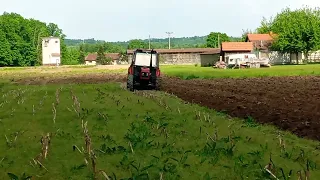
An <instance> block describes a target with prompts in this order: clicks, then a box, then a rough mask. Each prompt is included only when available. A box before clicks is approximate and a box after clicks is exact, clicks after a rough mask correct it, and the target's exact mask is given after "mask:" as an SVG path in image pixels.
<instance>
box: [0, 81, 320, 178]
mask: <svg viewBox="0 0 320 180" xmlns="http://www.w3.org/2000/svg"><path fill="white" fill-rule="evenodd" d="M0 92H1V96H0V132H1V134H2V140H1V141H0V179H7V177H8V175H7V173H12V174H11V176H20V175H22V174H23V173H26V175H30V176H34V177H36V178H40V179H84V178H89V179H92V178H93V177H94V176H96V177H99V178H101V177H103V174H104V173H105V174H107V175H109V176H110V179H121V178H136V179H160V178H161V177H162V178H163V179H273V178H272V176H271V175H270V174H269V173H267V172H266V170H264V168H265V166H266V165H267V164H269V163H270V164H271V165H270V167H271V166H272V168H270V169H271V171H272V172H273V173H274V174H275V175H276V176H277V177H278V178H280V179H284V177H286V178H285V179H289V178H288V176H289V174H290V173H291V174H292V175H291V179H297V172H298V171H302V174H304V172H303V170H306V171H307V169H308V171H309V173H310V176H311V178H312V177H313V178H316V177H320V171H319V170H318V169H317V165H318V164H319V163H320V157H319V156H318V155H319V150H317V149H318V143H317V142H313V141H309V140H304V139H299V138H297V137H295V136H294V135H291V134H289V133H285V132H279V131H278V130H276V129H275V128H273V127H266V126H260V125H257V124H256V123H255V122H254V121H253V120H252V119H248V120H244V121H242V120H237V119H230V118H228V116H226V115H224V114H221V113H217V112H214V111H212V110H209V109H206V108H203V107H200V106H197V105H191V104H185V103H184V102H182V101H180V100H179V99H177V98H175V97H171V96H169V95H166V94H163V93H159V92H157V93H152V94H150V93H142V92H140V93H139V94H134V93H130V92H128V91H126V90H123V89H121V88H120V86H119V85H118V84H100V85H45V86H15V85H9V84H3V85H2V86H0ZM86 125H87V126H86ZM47 133H49V135H50V143H48V144H47V143H46V142H47V141H46V139H45V136H46V135H47ZM279 133H280V135H281V136H278V135H279ZM41 138H44V139H43V141H42V143H41V141H40V139H41ZM86 143H87V144H86ZM47 145H48V154H47V158H44V155H45V154H46V153H45V152H46V150H45V147H46V146H47ZM42 147H44V148H43V149H42ZM91 150H92V151H91ZM89 152H91V153H90V154H89ZM40 154H41V155H40ZM41 156H42V157H41ZM39 163H41V164H42V166H40V165H39Z"/></svg>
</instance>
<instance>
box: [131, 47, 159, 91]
mask: <svg viewBox="0 0 320 180" xmlns="http://www.w3.org/2000/svg"><path fill="white" fill-rule="evenodd" d="M159 81H160V68H159V54H158V53H157V52H156V51H154V50H141V49H137V50H135V51H134V53H133V57H132V61H131V64H130V67H129V68H128V77H127V89H129V90H130V91H134V89H136V88H147V87H151V88H153V89H159V88H160V87H159V86H160V82H159Z"/></svg>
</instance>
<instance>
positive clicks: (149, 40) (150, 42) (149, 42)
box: [149, 35, 151, 49]
mask: <svg viewBox="0 0 320 180" xmlns="http://www.w3.org/2000/svg"><path fill="white" fill-rule="evenodd" d="M149 49H151V41H150V35H149Z"/></svg>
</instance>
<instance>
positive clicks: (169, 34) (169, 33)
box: [166, 32, 173, 49]
mask: <svg viewBox="0 0 320 180" xmlns="http://www.w3.org/2000/svg"><path fill="white" fill-rule="evenodd" d="M166 33H167V34H168V38H169V49H170V48H171V47H170V37H171V34H173V32H166Z"/></svg>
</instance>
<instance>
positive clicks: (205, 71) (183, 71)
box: [162, 64, 320, 79]
mask: <svg viewBox="0 0 320 180" xmlns="http://www.w3.org/2000/svg"><path fill="white" fill-rule="evenodd" d="M162 71H163V72H164V73H165V74H167V75H169V76H177V77H180V78H183V79H194V78H202V79H210V78H245V77H268V76H303V75H320V65H319V64H314V65H285V66H272V67H271V68H259V69H213V68H212V67H195V66H191V65H190V66H163V67H162Z"/></svg>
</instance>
